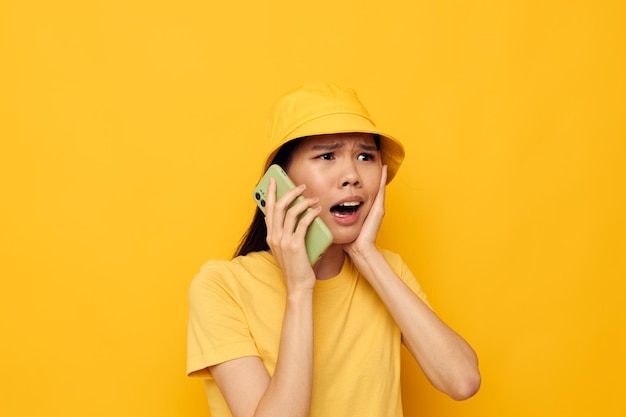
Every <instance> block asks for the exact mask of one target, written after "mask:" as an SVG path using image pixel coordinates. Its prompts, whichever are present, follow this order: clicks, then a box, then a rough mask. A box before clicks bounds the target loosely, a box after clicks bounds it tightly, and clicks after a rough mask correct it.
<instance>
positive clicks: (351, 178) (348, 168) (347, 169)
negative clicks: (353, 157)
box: [339, 161, 361, 188]
mask: <svg viewBox="0 0 626 417" xmlns="http://www.w3.org/2000/svg"><path fill="white" fill-rule="evenodd" d="M339 186H340V188H345V187H349V186H353V187H356V188H361V177H360V175H359V171H358V169H357V167H356V166H355V165H354V162H352V161H349V162H346V163H345V164H343V166H342V170H341V174H340V176H339Z"/></svg>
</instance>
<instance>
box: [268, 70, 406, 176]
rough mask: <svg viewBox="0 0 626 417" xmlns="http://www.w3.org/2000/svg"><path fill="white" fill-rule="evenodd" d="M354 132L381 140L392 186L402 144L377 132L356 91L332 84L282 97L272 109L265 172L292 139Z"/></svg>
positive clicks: (310, 85) (308, 86)
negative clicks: (378, 137)
mask: <svg viewBox="0 0 626 417" xmlns="http://www.w3.org/2000/svg"><path fill="white" fill-rule="evenodd" d="M355 132H356V133H372V134H375V135H379V136H380V150H381V155H382V163H383V165H387V166H388V168H387V183H389V182H390V181H391V180H392V179H393V177H394V176H395V175H396V173H397V172H398V169H400V165H401V164H402V160H403V159H404V147H403V146H402V144H401V143H400V142H399V141H398V140H396V139H395V138H393V137H392V136H391V135H389V134H387V133H385V132H382V131H381V130H378V129H377V128H376V125H375V124H374V122H373V120H372V118H371V117H370V115H369V113H368V112H367V110H366V109H365V107H364V106H363V104H361V102H360V101H359V99H358V97H357V95H356V92H355V91H354V90H352V89H346V88H341V87H338V86H337V85H335V84H332V83H322V82H317V83H307V84H305V85H303V86H302V87H300V88H298V89H296V90H294V91H291V92H290V93H287V94H286V95H284V96H283V97H281V98H280V99H279V100H278V101H277V102H276V104H275V105H274V107H273V108H272V110H271V112H270V115H269V118H268V121H267V147H268V154H267V157H266V158H265V164H264V166H263V171H265V170H266V169H267V168H268V167H269V166H270V164H271V163H272V160H273V159H274V157H275V156H276V154H277V153H278V151H279V149H280V148H281V147H282V146H283V145H284V144H285V143H287V142H289V141H291V140H293V139H298V138H303V137H306V136H315V135H324V134H333V133H355Z"/></svg>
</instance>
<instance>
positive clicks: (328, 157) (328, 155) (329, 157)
mask: <svg viewBox="0 0 626 417" xmlns="http://www.w3.org/2000/svg"><path fill="white" fill-rule="evenodd" d="M317 158H318V159H323V160H325V161H330V160H332V159H335V156H334V155H333V154H332V152H329V153H323V154H321V155H318V157H317Z"/></svg>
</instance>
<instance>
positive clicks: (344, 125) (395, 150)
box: [263, 113, 404, 184]
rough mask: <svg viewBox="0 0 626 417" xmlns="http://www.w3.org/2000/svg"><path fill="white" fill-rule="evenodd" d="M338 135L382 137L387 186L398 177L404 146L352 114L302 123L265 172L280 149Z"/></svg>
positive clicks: (319, 118) (286, 139)
mask: <svg viewBox="0 0 626 417" xmlns="http://www.w3.org/2000/svg"><path fill="white" fill-rule="evenodd" d="M337 133H371V134H373V135H378V136H379V137H380V151H381V155H382V163H383V165H387V184H389V182H391V180H392V179H393V178H394V177H395V176H396V174H397V172H398V170H399V169H400V165H402V161H403V160H404V146H402V144H401V143H400V142H399V141H398V140H397V139H395V138H394V137H393V136H391V135H389V134H387V133H385V132H383V131H381V130H379V129H377V128H376V126H375V125H374V124H373V123H372V122H371V121H370V120H369V119H367V118H365V117H363V116H361V115H358V114H352V113H335V114H330V115H324V116H322V117H318V118H314V119H312V120H308V121H306V122H304V123H302V124H301V125H300V126H298V127H297V128H296V129H294V130H293V131H291V132H289V133H288V134H287V136H286V137H285V138H284V139H283V140H282V141H281V145H280V146H278V147H277V148H276V149H273V150H272V152H271V153H270V154H269V155H268V156H267V158H266V159H265V164H264V166H263V172H265V170H267V168H268V167H269V166H270V165H271V163H272V161H273V160H274V157H275V156H276V154H277V153H278V151H279V150H280V148H281V147H282V146H283V145H284V144H286V143H287V142H290V141H292V140H294V139H300V138H304V137H309V136H319V135H332V134H337Z"/></svg>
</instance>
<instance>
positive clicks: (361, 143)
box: [298, 132, 380, 151]
mask: <svg viewBox="0 0 626 417" xmlns="http://www.w3.org/2000/svg"><path fill="white" fill-rule="evenodd" d="M377 139H378V138H377V137H376V135H373V134H371V133H361V132H355V133H333V134H326V135H316V136H308V137H305V138H301V139H300V143H299V145H298V146H299V147H305V148H313V149H315V148H319V149H326V148H332V149H341V148H343V147H346V146H356V147H359V148H361V149H364V150H369V151H376V150H378V149H380V141H379V140H377Z"/></svg>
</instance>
